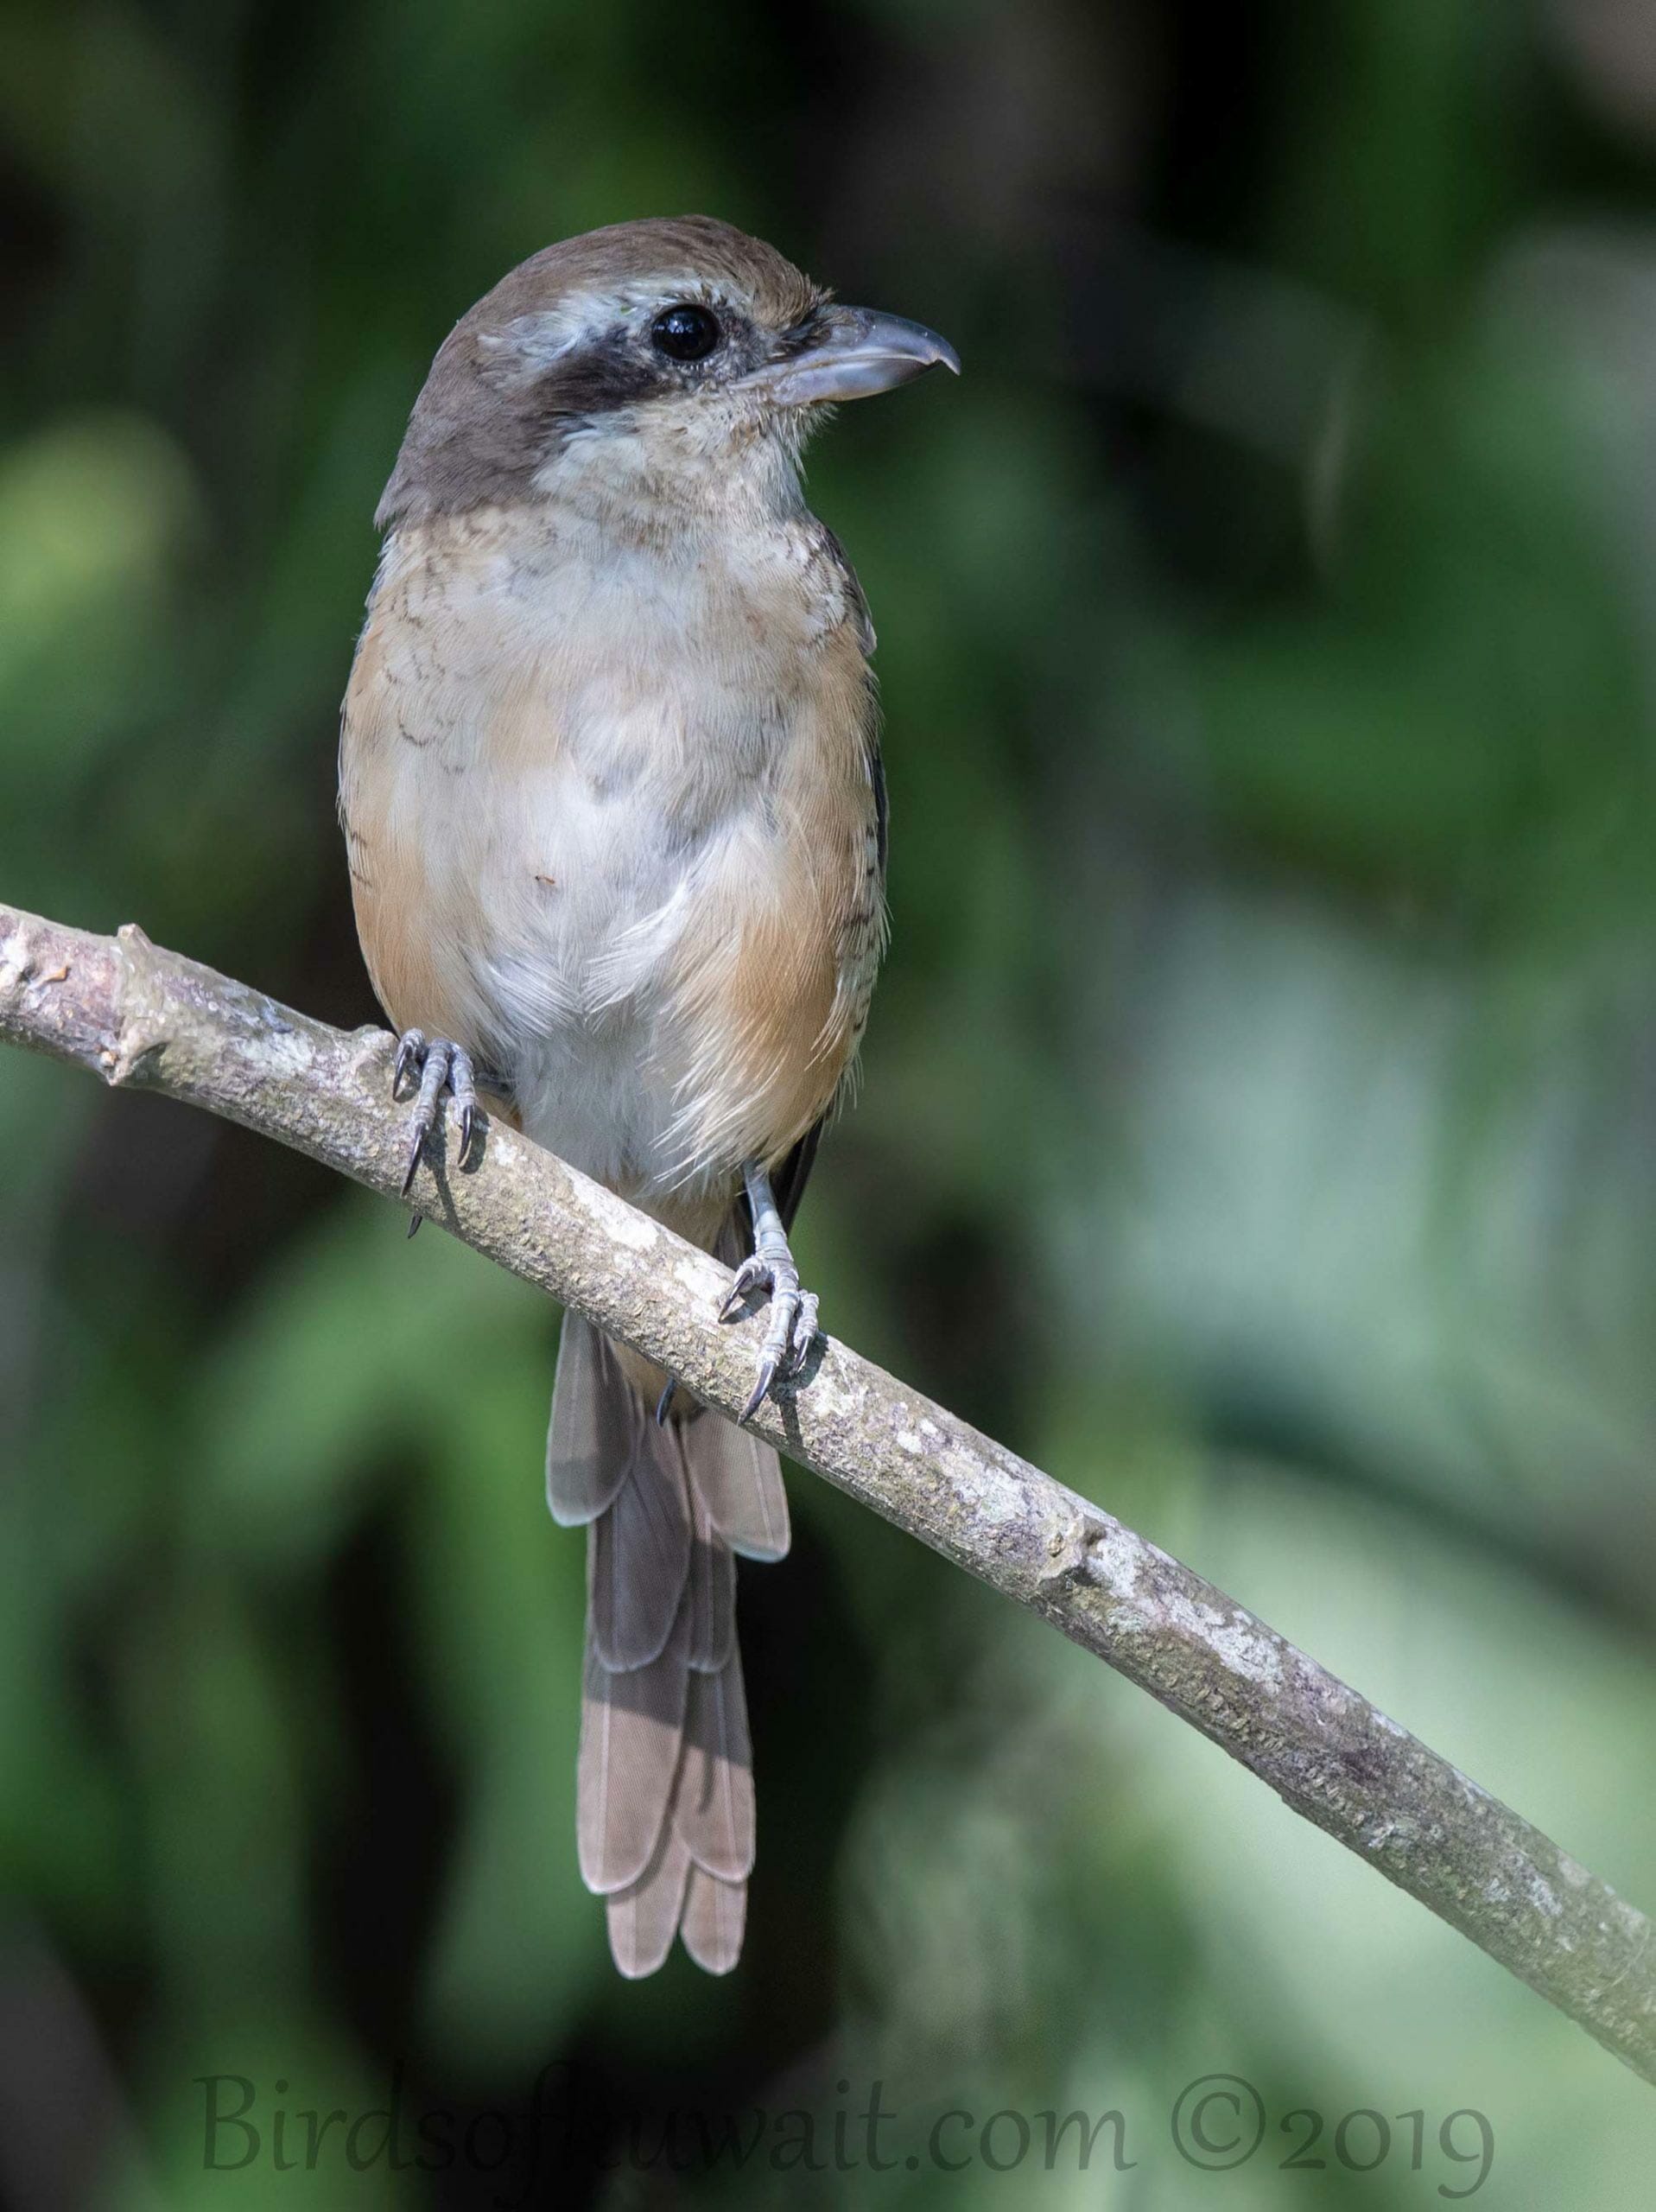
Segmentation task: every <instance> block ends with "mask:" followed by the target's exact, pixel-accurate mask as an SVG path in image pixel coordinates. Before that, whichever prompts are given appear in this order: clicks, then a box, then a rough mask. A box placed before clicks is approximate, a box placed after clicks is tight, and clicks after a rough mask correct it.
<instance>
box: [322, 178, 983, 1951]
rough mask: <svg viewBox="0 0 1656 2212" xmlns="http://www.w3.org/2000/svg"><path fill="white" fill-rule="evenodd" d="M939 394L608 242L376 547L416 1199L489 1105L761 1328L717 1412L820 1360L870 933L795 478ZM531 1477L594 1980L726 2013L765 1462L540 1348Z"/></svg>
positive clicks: (520, 332)
mask: <svg viewBox="0 0 1656 2212" xmlns="http://www.w3.org/2000/svg"><path fill="white" fill-rule="evenodd" d="M936 362H942V364H944V365H946V366H947V367H949V368H950V369H954V370H958V368H959V363H958V361H957V360H956V359H955V354H954V353H953V351H952V349H951V348H950V347H949V346H947V345H946V344H945V343H944V341H943V340H942V339H941V338H938V337H936V336H935V335H934V334H932V333H931V332H930V331H929V330H925V329H923V328H922V327H920V326H919V325H918V324H917V323H912V322H905V321H900V320H898V318H897V317H895V316H891V315H877V314H872V313H870V312H869V311H867V310H866V309H864V308H848V307H841V306H839V305H837V304H835V303H834V302H832V301H831V299H830V298H829V296H828V294H827V293H826V292H824V291H822V289H819V288H818V287H817V286H816V285H815V284H813V283H810V282H809V280H808V279H807V278H806V277H803V276H802V275H801V273H800V272H799V270H797V269H796V268H795V267H794V266H793V265H792V264H791V263H790V262H789V261H787V260H785V259H784V257H783V256H782V255H781V254H780V253H778V252H777V251H775V250H774V249H773V248H771V246H768V245H763V244H761V243H760V241H759V240H758V239H757V238H748V237H746V236H744V235H743V233H742V232H739V231H736V230H733V229H732V228H731V227H730V226H728V225H727V224H725V223H721V222H715V221H714V220H712V219H709V218H707V217H705V216H699V215H693V216H686V217H683V218H682V219H676V220H670V221H653V222H637V223H621V224H617V225H614V226H612V227H610V228H608V229H605V230H600V231H593V232H589V233H588V234H587V235H586V236H584V237H581V238H569V239H567V240H566V241H565V242H564V243H563V244H562V245H552V246H549V247H547V248H546V250H545V251H543V252H541V253H537V254H535V255H533V256H532V257H530V259H529V260H528V261H525V262H524V263H523V264H522V265H521V267H519V268H517V269H515V270H512V271H511V274H510V275H509V276H507V277H504V278H503V279H502V281H501V282H500V283H498V284H497V285H496V287H495V289H493V290H492V292H490V293H489V294H488V296H486V297H485V298H484V299H483V300H481V301H479V302H478V304H477V306H475V307H474V308H472V310H471V312H470V313H469V314H467V315H465V316H463V317H462V318H461V320H460V323H459V324H458V325H457V326H456V327H455V328H454V331H453V332H452V333H451V334H450V335H449V337H448V338H447V340H445V342H444V344H443V345H442V346H441V349H440V350H439V352H438V353H437V356H436V359H435V361H434V363H433V364H432V368H431V372H430V374H429V376H428V378H427V379H426V384H425V387H424V389H423V391H422V392H421V394H420V397H419V398H418V400H417V401H416V404H415V408H414V412H413V415H412V416H411V417H410V419H409V427H408V432H407V435H406V436H405V438H404V439H403V447H402V451H401V453H400V454H399V455H398V457H397V466H396V467H395V469H394V470H393V472H392V474H391V479H390V483H389V484H388V485H387V486H386V489H385V495H384V499H382V501H381V502H380V506H379V511H378V516H377V518H376V519H377V522H378V524H379V525H380V527H381V528H382V530H383V531H384V550H383V553H382V556H381V560H380V564H379V569H378V575H377V576H376V579H375V582H374V586H373V591H372V594H371V599H370V601H369V607H368V615H367V620H366V624H365V627H364V630H363V632H362V636H361V639H360V641H359V643H358V647H357V653H356V659H355V663H354V665H353V667H352V674H351V682H350V688H349V690H348V692H347V694H346V702H345V709H344V718H343V726H342V734H341V741H340V761H339V785H340V789H339V798H340V810H341V815H342V817H343V820H344V824H345V833H346V845H347V849H348V855H349V860H350V868H351V878H352V890H353V894H354V899H355V906H356V917H357V926H358V933H359V935H360V937H361V940H362V949H363V952H364V954H365V958H366V961H367V964H368V969H369V973H370V975H371V977H372V980H373V984H374V988H375V990H376V991H377V992H378V996H379V1000H380V1002H381V1004H382V1005H383V1006H384V1008H385V1011H386V1014H388V1016H389V1017H390V1020H391V1023H392V1025H393V1026H394V1027H396V1028H397V1030H398V1031H399V1032H400V1033H401V1039H402V1041H401V1045H400V1047H399V1051H398V1053H397V1077H396V1081H397V1083H398V1084H401V1083H403V1081H405V1080H408V1079H409V1078H411V1077H414V1076H416V1074H417V1076H418V1090H419V1096H418V1103H417V1105H416V1109H415V1115H414V1123H413V1128H412V1133H411V1134H412V1143H411V1148H410V1154H409V1187H411V1186H412V1182H413V1178H414V1176H415V1173H416V1170H417V1167H418V1165H419V1160H420V1157H421V1152H422V1146H423V1145H424V1144H425V1142H426V1141H427V1139H428V1136H429V1135H430V1133H431V1131H432V1128H433V1127H434V1125H435V1116H436V1114H437V1112H438V1109H439V1105H440V1101H441V1096H442V1094H443V1092H444V1091H445V1090H447V1092H448V1093H449V1094H450V1095H451V1097H452V1110H453V1112H454V1117H455V1122H456V1125H457V1127H458V1129H459V1132H460V1150H461V1157H462V1159H463V1158H464V1155H465V1152H466V1147H467V1146H468V1145H469V1143H470V1141H471V1135H472V1129H473V1117H474V1115H475V1112H476V1101H477V1096H478V1094H479V1091H481V1092H482V1093H483V1095H484V1096H485V1097H487V1098H488V1099H490V1100H491V1101H492V1102H493V1103H495V1106H496V1109H497V1110H498V1111H500V1112H502V1113H503V1114H504V1115H506V1116H510V1117H511V1118H513V1119H515V1121H516V1122H517V1125H518V1126H519V1127H521V1128H523V1130H524V1131H525V1132H526V1133H527V1134H528V1135H530V1137H532V1138H534V1139H535V1140H536V1141H538V1142H540V1143H542V1144H543V1145H545V1146H546V1147H548V1148H549V1150H551V1151H553V1152H555V1153H556V1154H558V1155H559V1156H560V1157H561V1158H562V1159H563V1160H567V1161H568V1162H569V1163H570V1164H571V1165H572V1166H576V1167H578V1168H581V1169H582V1170H583V1171H584V1172H585V1173H587V1174H588V1175H591V1176H594V1177H596V1178H597V1179H599V1180H600V1181H601V1182H603V1183H605V1184H606V1185H608V1186H609V1187H610V1188H611V1189H612V1190H613V1191H617V1192H620V1193H621V1194H622V1196H624V1197H625V1198H629V1199H631V1201H632V1203H633V1204H634V1205H638V1206H641V1207H643V1208H644V1211H646V1212H648V1213H650V1214H651V1215H653V1216H654V1217H656V1218H657V1220H659V1221H662V1222H664V1223H666V1224H668V1225H669V1226H670V1227H671V1228H673V1229H675V1230H677V1231H678V1232H679V1233H680V1234H681V1235H682V1236H687V1237H689V1238H690V1239H692V1240H693V1241H694V1242H695V1243H698V1244H700V1245H701V1246H703V1247H705V1248H706V1249H709V1250H711V1251H715V1252H718V1253H719V1254H720V1255H722V1256H724V1257H725V1258H726V1259H727V1260H728V1261H730V1262H732V1263H733V1264H735V1263H736V1262H740V1265H739V1272H738V1274H737V1277H736V1283H735V1287H734V1289H733V1292H732V1294H731V1297H730V1300H729V1301H728V1302H727V1304H726V1307H725V1309H724V1311H725V1313H726V1318H734V1317H735V1316H736V1315H738V1314H739V1313H741V1312H743V1311H744V1310H745V1308H746V1301H747V1300H748V1298H749V1297H750V1295H751V1294H753V1293H756V1292H759V1291H763V1292H765V1294H768V1297H769V1300H770V1313H769V1317H768V1326H767V1329H766V1332H765V1338H764V1342H763V1345H762V1348H761V1351H760V1357H759V1364H758V1376H757V1380H756V1383H755V1387H754V1391H753V1395H752V1402H750V1404H749V1407H748V1409H747V1410H748V1413H749V1414H752V1412H753V1411H754V1410H755V1409H756V1408H758V1405H759V1404H760V1402H762V1401H763V1399H764V1397H765V1393H766V1391H767V1390H769V1389H772V1388H773V1386H774V1385H775V1384H776V1383H777V1382H778V1380H781V1379H785V1378H787V1377H789V1376H790V1375H791V1374H793V1373H794V1372H795V1371H796V1370H797V1367H798V1365H799V1363H800V1362H801V1361H802V1360H803V1357H804V1356H805V1353H806V1351H807V1350H808V1348H809V1344H810V1341H811V1338H812V1336H813V1334H814V1333H815V1326H816V1300H815V1298H814V1297H812V1296H811V1295H810V1294H809V1292H807V1291H805V1290H804V1289H803V1288H802V1287H801V1284H800V1280H799V1274H798V1270H797V1268H796V1267H795V1265H794V1261H793V1255H792V1254H791V1252H790V1249H789V1245H788V1230H789V1227H790V1224H791V1221H792V1219H793V1215H794V1211H795V1209H796V1207H797V1205H798V1204H799V1199H800V1195H801V1192H803V1188H804V1184H805V1179H806V1176H807V1175H808V1173H809V1170H810V1166H811V1162H812V1159H813V1157H814V1155H815V1150H816V1144H817V1139H818V1135H819V1133H820V1132H821V1129H822V1124H823V1122H824V1120H825V1118H826V1117H827V1116H828V1114H829V1113H830V1111H831V1110H832V1108H833V1105H834V1100H835V1098H836V1096H838V1095H839V1094H840V1093H841V1090H842V1089H843V1087H844V1085H845V1084H846V1081H847V1076H848V1073H849V1071H850V1069H851V1066H852V1064H853V1059H854V1057H855V1054H856V1052H857V1048H858V1045H859V1043H860V1039H861V1037H862V1033H863V1026H864V1023H865V1021H866V1018H867V1014H868V1002H869V995H870V993H871V991H872V986H873V981H874V971H875V968H876V966H877V964H878V962H879V955H880V951H881V949H882V944H883V940H884V934H885V788H884V784H883V780H882V777H881V772H880V759H879V734H878V727H877V715H876V708H875V699H874V689H873V682H872V676H871V674H870V671H869V668H868V655H869V654H870V652H872V649H873V643H874V638H873V632H872V629H871V627H870V626H869V621H868V613H867V608H866V604H865V602H864V600H863V596H862V593H861V590H860V588H859V586H858V583H857V580H856V577H855V575H853V572H852V569H851V567H850V564H849V563H848V562H847V559H846V556H845V555H844V553H843V552H842V550H841V547H840V544H839V542H838V540H837V539H836V538H835V537H834V533H833V532H832V531H830V530H829V529H828V527H827V526H826V525H825V524H822V523H821V522H819V521H817V519H816V518H815V516H814V515H812V514H811V513H810V512H809V511H808V510H807V508H806V506H805V505H804V501H803V496H802V493H801V490H800V480H799V459H800V452H801V448H802V447H803V443H804V441H805V438H806V436H807V435H808V434H809V431H810V429H812V427H813V426H814V425H815V423H818V422H819V421H820V420H821V419H822V411H823V410H824V409H825V408H826V407H828V406H829V405H831V404H833V403H834V402H835V401H837V400H845V399H856V398H860V397H863V396H864V395H865V394H867V393H872V392H877V391H886V390H887V389H889V388H890V387H891V386H893V385H900V384H904V383H907V382H908V381H909V380H910V378H913V377H917V376H918V375H920V374H921V373H922V372H923V371H924V370H925V369H926V368H928V367H929V366H930V365H932V364H933V363H936ZM416 1219H417V1217H416ZM410 1233H411V1232H410ZM750 1244H751V1248H752V1249H751V1250H750V1249H748V1248H749V1246H750ZM546 1478H547V1495H548V1498H549V1503H550V1505H551V1510H552V1512H553V1515H554V1516H555V1519H556V1520H558V1521H559V1522H562V1523H565V1524H580V1523H584V1524H585V1525H586V1527H587V1662H586V1681H585V1698H584V1704H583V1707H582V1717H581V1751H580V1762H579V1775H578V1810H577V1828H578V1837H579V1844H580V1854H581V1873H582V1876H583V1877H584V1878H585V1880H586V1882H587V1886H588V1887H589V1888H590V1889H592V1890H593V1891H597V1892H599V1893H600V1894H601V1895H603V1896H604V1897H606V1899H607V1905H608V1921H609V1936H610V1944H611V1948H612V1952H613V1954H614V1957H615V1961H616V1963H617V1965H618V1966H619V1967H620V1969H621V1971H622V1973H623V1974H631V1975H636V1974H649V1973H651V1972H653V1971H654V1970H655V1968H656V1967H658V1966H659V1965H660V1964H661V1963H662V1961H663V1959H664V1958H665V1956H666V1955H667V1952H668V1950H669V1948H670V1946H671V1944H672V1940H673V1936H674V1933H675V1931H677V1932H679V1933H680V1934H681V1935H682V1940H683V1942H684V1946H685V1948H686V1949H687V1950H688V1953H689V1954H690V1955H691V1957H692V1958H694V1959H695V1960H696V1961H698V1963H699V1964H701V1966H703V1967H706V1968H707V1969H708V1970H709V1971H710V1972H712V1973H715V1974H720V1973H724V1972H726V1971H727V1970H728V1969H729V1968H730V1967H732V1966H733V1965H734V1964H735V1961H736V1958H737V1955H738V1952H739V1949H740V1947H741V1938H742V1928H743V1922H744V1916H745V1911H746V1883H747V1876H748V1873H749V1871H750V1869H751V1867H752V1863H753V1837H754V1823H753V1789H752V1770H751V1769H752V1756H751V1750H750V1745H749V1739H748V1727H747V1716H746V1705H745V1701H744V1696H743V1689H742V1676H741V1667H740V1662H739V1658H738V1656H737V1649H736V1641H735V1613H734V1605H735V1573H734V1566H733V1559H732V1554H733V1553H740V1554H743V1555H744V1556H746V1557H748V1558H752V1559H761V1560H774V1559H777V1558H779V1557H780V1556H781V1555H782V1554H783V1553H784V1551H785V1550H786V1549H787V1547H788V1508H787V1502H786V1499H785V1497H784V1492H783V1487H782V1479H781V1473H780V1470H779V1468H778V1466H777V1459H776V1455H775V1453H774V1452H771V1449H770V1448H769V1446H766V1445H764V1444H762V1443H760V1442H759V1441H758V1439H757V1438H755V1437H754V1436H752V1434H751V1433H747V1432H746V1431H745V1430H744V1429H742V1428H741V1427H737V1426H735V1425H733V1424H732V1423H730V1422H728V1421H725V1420H724V1419H722V1418H721V1417H720V1416H719V1415H717V1414H703V1413H701V1410H700V1409H699V1408H696V1407H695V1405H693V1404H691V1403H689V1402H688V1398H687V1394H686V1393H683V1392H682V1391H679V1392H677V1393H676V1392H675V1389H674V1385H673V1383H672V1382H671V1380H670V1378H669V1377H668V1376H665V1375H664V1374H663V1373H662V1372H661V1371H660V1370H658V1369H657V1368H655V1367H653V1366H651V1364H650V1363H649V1362H648V1361H646V1360H644V1359H643V1358H641V1357H639V1356H638V1355H637V1354H636V1353H634V1352H631V1351H629V1350H627V1349H626V1348H625V1347H624V1346H621V1345H618V1344H612V1343H610V1342H609V1341H608V1340H606V1338H603V1337H602V1336H600V1334H599V1333H598V1332H596V1331H594V1330H593V1328H591V1327H590V1326H589V1325H587V1323H586V1322H585V1321H583V1320H582V1319H581V1318H580V1317H579V1316H578V1315H576V1314H574V1313H570V1314H568V1315H566V1317H565V1319H564V1322H563V1331H562V1341H561V1344H560V1350H559V1356H558V1369H557V1380H556V1384H555V1391H554V1395H553V1405H552V1419H551V1428H550V1433H549V1440H548V1448H547V1474H546Z"/></svg>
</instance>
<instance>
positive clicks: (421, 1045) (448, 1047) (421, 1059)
mask: <svg viewBox="0 0 1656 2212" xmlns="http://www.w3.org/2000/svg"><path fill="white" fill-rule="evenodd" d="M416 1069H417V1070H418V1071H419V1076H420V1090H419V1096H417V1097H416V1100H415V1103H414V1113H413V1116H412V1118H411V1121H410V1123H409V1131H410V1136H409V1158H408V1166H407V1168H406V1170H405V1171H404V1173H403V1197H404V1198H407V1196H408V1194H409V1192H410V1191H411V1190H412V1189H413V1187H414V1178H415V1175H416V1173H417V1172H418V1169H419V1166H420V1157H421V1154H422V1153H423V1152H424V1150H425V1147H426V1140H427V1138H428V1137H429V1136H430V1135H431V1133H432V1131H433V1130H434V1129H435V1128H436V1126H437V1101H438V1099H439V1098H440V1097H441V1096H442V1094H443V1092H444V1091H445V1090H447V1092H448V1093H449V1095H450V1096H451V1097H452V1098H453V1099H454V1109H455V1113H456V1116H457V1117H458V1126H459V1129H460V1150H459V1152H458V1153H457V1154H456V1155H455V1159H456V1163H457V1165H458V1166H461V1167H464V1166H465V1165H466V1160H467V1159H468V1158H469V1157H470V1154H471V1150H472V1140H473V1135H475V1134H476V1129H477V1071H476V1068H475V1067H474V1066H473V1061H472V1056H471V1054H470V1053H469V1052H467V1051H466V1048H465V1046H463V1045H455V1044H453V1043H451V1042H450V1040H449V1039H447V1037H433V1038H431V1039H428V1038H427V1037H426V1035H425V1033H424V1031H423V1030H419V1029H409V1030H405V1031H404V1032H403V1035H402V1036H401V1037H400V1038H399V1039H397V1058H396V1060H395V1062H394V1063H393V1065H392V1068H391V1096H392V1097H393V1098H396V1097H398V1096H400V1095H401V1093H402V1090H403V1084H404V1083H405V1081H407V1079H408V1078H409V1077H410V1076H411V1075H412V1074H413V1073H414V1072H415V1071H416ZM415 1220H416V1225H417V1224H418V1221H419V1216H418V1215H417V1214H416V1217H415ZM413 1234H414V1231H413V1230H409V1235H410V1236H412V1235H413Z"/></svg>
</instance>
